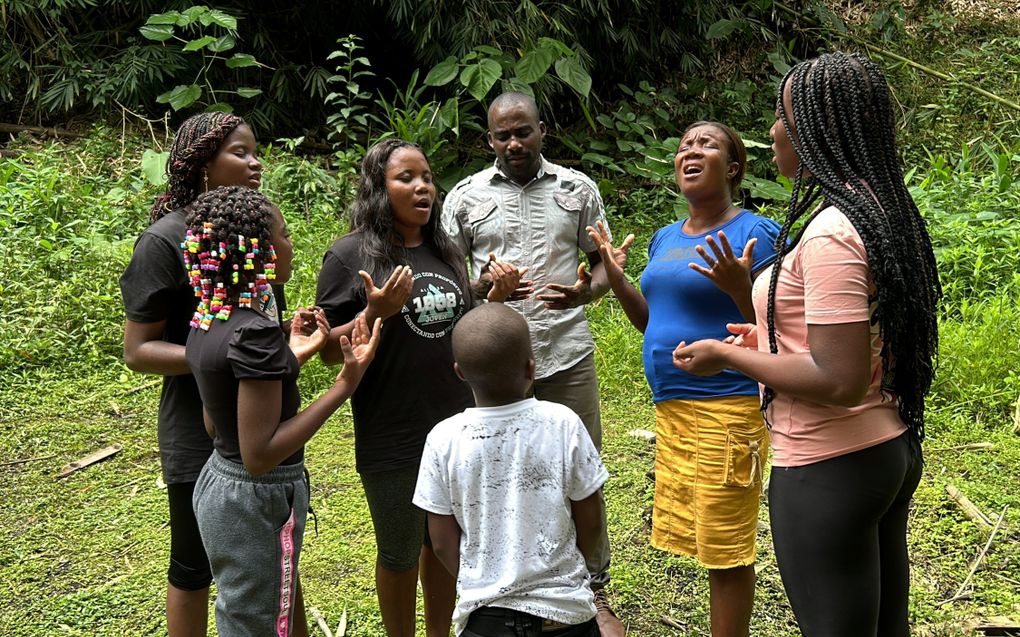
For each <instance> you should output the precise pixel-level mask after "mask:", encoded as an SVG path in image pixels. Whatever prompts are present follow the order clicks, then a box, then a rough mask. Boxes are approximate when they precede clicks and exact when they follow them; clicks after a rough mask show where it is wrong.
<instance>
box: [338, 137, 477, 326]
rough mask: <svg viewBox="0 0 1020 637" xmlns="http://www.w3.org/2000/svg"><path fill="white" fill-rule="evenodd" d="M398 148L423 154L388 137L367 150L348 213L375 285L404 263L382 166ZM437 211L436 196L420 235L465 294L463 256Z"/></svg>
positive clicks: (404, 253)
mask: <svg viewBox="0 0 1020 637" xmlns="http://www.w3.org/2000/svg"><path fill="white" fill-rule="evenodd" d="M401 148H414V149H416V150H418V151H420V152H421V153H422V154H423V155H424V154H425V151H423V150H422V149H421V147H420V146H418V145H417V144H412V143H411V142H406V141H404V140H401V139H396V138H392V137H391V138H389V139H385V140H383V141H381V142H379V143H378V144H376V145H375V146H372V148H370V149H368V152H367V153H365V158H364V159H363V160H362V162H361V174H360V177H359V179H358V193H357V197H356V199H355V201H354V206H353V207H352V208H351V213H350V217H351V232H358V233H360V235H361V254H362V257H363V258H364V259H365V261H366V263H367V264H368V267H366V268H365V270H366V271H368V272H369V273H370V274H371V275H372V280H373V281H374V282H375V283H376V285H379V286H381V285H382V284H383V283H384V282H385V281H386V279H387V277H389V275H390V273H391V272H393V269H394V268H395V267H397V265H400V264H404V265H406V264H407V263H408V257H407V249H406V248H405V247H404V239H403V237H402V236H401V234H400V233H399V232H398V231H397V229H396V227H395V226H394V224H393V212H392V210H391V209H390V198H389V194H388V192H387V190H386V167H387V166H388V165H389V162H390V157H392V156H393V153H395V152H396V151H397V150H399V149H401ZM427 159H428V158H427V157H426V160H427ZM437 195H438V193H437ZM440 212H441V207H440V204H439V197H438V196H437V197H435V198H434V199H433V201H432V210H431V214H430V215H429V221H428V223H427V224H426V225H425V226H424V227H423V228H422V235H423V236H422V238H423V239H424V242H425V244H426V245H429V246H431V247H432V249H433V250H435V251H436V253H437V254H438V256H439V258H440V260H442V261H443V262H444V263H446V264H447V265H448V266H450V268H452V269H453V271H454V272H456V273H457V282H458V283H459V284H460V286H461V289H462V290H463V291H464V294H465V296H468V295H470V293H471V287H470V286H469V285H468V274H467V265H466V262H465V260H464V255H463V254H461V252H460V249H459V248H458V247H457V246H456V244H454V243H453V241H451V240H450V238H449V236H447V234H446V233H445V232H444V231H443V229H442V227H441V226H440V224H439V218H440ZM469 307H470V303H469Z"/></svg>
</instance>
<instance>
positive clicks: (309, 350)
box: [290, 307, 329, 365]
mask: <svg viewBox="0 0 1020 637" xmlns="http://www.w3.org/2000/svg"><path fill="white" fill-rule="evenodd" d="M328 337H329V321H327V320H326V312H325V311H323V309H322V308H321V307H311V308H301V309H299V310H296V311H295V312H294V316H293V317H292V318H291V321H290V349H291V351H292V352H294V356H295V357H296V358H297V359H298V363H299V364H301V365H304V364H305V362H306V361H307V360H308V359H309V358H311V357H312V356H314V355H315V354H316V353H317V352H318V351H319V350H321V349H322V348H323V346H325V345H326V339H327V338H328Z"/></svg>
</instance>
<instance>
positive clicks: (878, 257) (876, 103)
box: [763, 53, 941, 440]
mask: <svg viewBox="0 0 1020 637" xmlns="http://www.w3.org/2000/svg"><path fill="white" fill-rule="evenodd" d="M786 86H789V90H790V96H791V98H792V100H791V101H792V103H793V117H794V121H795V123H796V130H797V136H798V138H799V141H794V140H793V138H792V135H791V141H794V144H793V145H794V148H795V150H796V151H797V155H798V157H799V163H800V165H799V166H798V172H800V171H801V169H802V168H806V169H807V170H809V171H810V173H811V178H810V179H811V181H812V182H813V183H815V184H817V186H818V190H819V191H820V192H821V194H822V196H823V199H824V202H825V204H827V205H829V206H834V207H836V208H838V209H839V210H840V211H841V212H842V213H843V214H844V215H845V216H846V217H847V219H848V220H849V221H850V222H851V223H852V224H853V226H854V228H855V229H856V230H857V232H858V234H859V235H860V237H861V241H862V242H863V243H864V247H865V250H866V251H867V255H868V267H869V270H870V274H871V279H872V282H873V283H874V286H875V295H874V296H873V298H872V301H873V302H877V309H876V312H875V313H874V314H873V316H872V323H873V324H874V323H877V324H878V329H879V333H880V335H881V336H882V339H883V346H882V353H881V356H882V368H883V390H891V391H892V392H893V393H894V394H895V395H896V397H897V398H898V400H899V413H900V417H901V418H902V419H903V421H904V423H905V424H906V425H907V426H908V427H909V429H910V431H911V432H912V434H913V435H914V436H915V437H916V438H917V439H918V440H921V439H923V438H924V398H925V396H926V395H927V393H928V391H929V389H930V388H931V381H932V376H933V373H934V363H935V360H936V358H937V353H938V329H937V327H938V326H937V316H936V307H937V304H938V299H939V298H940V296H941V288H940V286H939V282H938V275H937V270H936V264H935V258H934V253H933V250H932V247H931V241H930V238H929V236H928V232H927V229H926V228H925V225H924V221H923V219H922V218H921V216H920V213H919V211H918V209H917V206H916V204H915V203H914V201H913V199H912V198H911V197H910V194H909V192H908V191H907V189H906V186H905V185H904V183H903V171H902V165H901V163H900V158H899V155H898V153H897V152H896V147H895V122H894V118H893V113H892V107H891V104H892V101H891V96H890V93H889V89H888V85H887V84H886V81H885V78H884V77H883V75H882V73H881V70H880V69H879V68H878V66H877V65H876V64H874V63H873V62H871V61H870V60H868V59H867V58H865V57H863V56H860V55H857V54H851V55H847V54H844V53H834V54H827V55H823V56H821V57H819V58H817V59H815V60H811V61H808V62H803V63H801V64H799V65H797V66H796V67H794V69H792V70H791V71H790V72H789V73H787V76H786V77H785V78H784V79H783V82H782V84H781V85H780V87H781V90H780V100H779V104H780V106H779V110H780V112H781V115H782V119H783V125H784V127H785V128H786V130H787V134H788V135H790V119H789V114H788V113H786V112H785V108H783V104H782V97H781V96H782V94H783V92H782V91H783V89H785V87H786ZM798 182H799V180H798ZM799 197H800V192H799V188H796V187H795V189H794V196H793V198H792V199H791V204H790V213H789V214H788V218H787V223H786V224H784V230H787V231H788V227H791V226H792V223H793V221H795V220H796V219H797V218H799V217H800V216H801V215H802V214H803V212H804V209H805V208H804V206H803V205H802V202H800V201H798V198H799ZM805 199H806V197H805ZM808 224H810V220H809V221H808ZM904 232H905V236H904ZM793 243H794V244H795V243H796V242H793ZM790 247H792V246H790ZM782 248H785V250H781V252H780V254H781V255H784V254H785V253H786V252H788V251H789V247H787V246H782ZM781 260H782V256H780V260H779V264H780V265H779V266H777V267H776V268H774V271H773V276H772V278H771V280H770V285H769V300H768V329H769V345H770V349H771V351H772V352H773V353H775V352H776V351H777V349H776V344H775V319H774V313H775V310H774V308H775V294H776V291H775V288H776V283H777V281H778V269H779V268H780V267H781V262H782V261H781ZM773 396H774V392H772V391H771V390H769V389H766V394H765V400H764V401H763V408H767V406H768V403H769V402H771V399H772V397H773Z"/></svg>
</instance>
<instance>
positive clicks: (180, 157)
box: [149, 112, 245, 223]
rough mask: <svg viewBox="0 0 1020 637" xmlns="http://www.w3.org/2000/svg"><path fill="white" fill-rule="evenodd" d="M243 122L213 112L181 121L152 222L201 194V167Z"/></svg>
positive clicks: (224, 114) (227, 115)
mask: <svg viewBox="0 0 1020 637" xmlns="http://www.w3.org/2000/svg"><path fill="white" fill-rule="evenodd" d="M244 123H245V122H244V120H243V119H242V118H241V117H239V116H237V115H233V114H231V113H220V112H213V113H199V114H197V115H192V116H191V117H189V118H188V119H186V120H185V121H184V123H183V124H181V127H180V128H179V129H178V130H177V134H176V135H174V142H173V145H172V146H171V147H170V155H169V157H167V160H166V177H167V187H166V192H164V193H163V194H162V195H160V196H159V197H158V198H157V199H156V202H155V204H153V206H152V210H151V211H150V212H149V222H150V223H154V222H156V221H157V220H159V218H160V217H162V216H163V215H165V214H166V213H168V212H171V211H173V210H177V209H178V208H183V207H184V206H186V205H188V204H189V203H191V202H192V201H194V200H195V198H196V197H198V195H199V193H200V192H201V188H200V184H199V181H200V180H199V177H200V174H201V170H202V167H203V166H205V165H206V164H207V163H208V162H209V160H210V159H212V158H213V157H215V156H216V151H217V150H218V149H219V147H220V144H222V143H223V140H224V139H226V137H227V135H229V134H230V133H231V132H232V131H233V130H234V129H235V128H237V127H238V126H240V125H242V124H244Z"/></svg>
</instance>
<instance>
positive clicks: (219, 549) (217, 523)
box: [181, 186, 380, 637]
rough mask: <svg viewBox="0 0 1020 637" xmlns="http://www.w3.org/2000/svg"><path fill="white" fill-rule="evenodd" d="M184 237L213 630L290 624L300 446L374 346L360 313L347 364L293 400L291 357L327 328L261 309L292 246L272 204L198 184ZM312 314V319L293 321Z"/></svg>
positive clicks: (322, 322)
mask: <svg viewBox="0 0 1020 637" xmlns="http://www.w3.org/2000/svg"><path fill="white" fill-rule="evenodd" d="M187 224H188V229H187V235H186V238H185V241H184V243H182V244H181V246H182V248H183V253H184V260H185V263H186V264H187V266H188V268H189V270H190V278H191V283H192V285H193V287H194V290H195V293H196V294H197V295H199V296H200V301H199V305H198V308H197V309H196V311H195V314H194V317H193V318H192V320H191V333H190V335H189V336H188V342H187V362H188V366H189V367H190V368H191V371H192V374H194V377H195V382H196V384H197V385H198V390H199V394H200V395H201V397H202V404H203V407H204V414H205V420H206V424H207V427H208V428H209V429H210V430H211V431H212V432H213V433H214V440H213V445H214V447H215V451H214V452H213V454H212V456H211V457H210V458H209V461H208V462H207V463H206V464H205V467H204V468H203V469H202V473H201V474H200V475H199V478H198V482H197V484H196V485H195V494H194V498H193V504H194V507H195V516H196V518H197V519H198V525H199V528H200V529H201V532H202V540H203V543H204V545H205V549H206V552H207V553H208V555H209V563H210V565H211V567H212V572H213V577H214V578H215V580H216V585H217V595H216V628H217V632H218V634H219V635H220V637H233V636H235V635H236V636H238V637H241V636H248V635H277V636H278V637H289V636H290V635H291V634H292V630H293V623H294V618H295V616H296V615H303V609H302V608H301V606H299V605H298V604H297V602H296V600H295V594H296V590H297V582H298V578H299V559H300V555H301V545H302V538H303V536H304V526H305V518H306V516H307V512H308V483H307V481H306V477H305V475H306V474H305V472H304V446H305V443H307V442H308V440H309V439H310V438H311V437H312V435H314V434H315V432H316V431H318V430H319V428H320V427H321V426H322V425H323V423H325V422H326V419H327V418H329V417H330V416H331V415H332V414H333V412H335V411H336V410H337V408H339V407H340V405H341V404H342V403H343V402H344V401H345V400H347V398H348V397H349V396H350V395H351V394H352V393H353V392H354V389H355V388H356V387H357V385H358V382H359V381H360V380H361V376H362V375H363V374H364V372H365V368H366V367H367V366H368V364H369V362H371V360H372V356H373V355H374V354H375V348H376V345H377V344H378V340H379V329H380V328H379V324H380V321H378V320H376V321H375V326H374V329H373V332H372V334H371V335H370V334H369V331H368V325H367V323H366V322H365V318H364V317H363V316H362V317H360V318H359V320H357V321H356V322H355V324H354V326H353V330H352V335H351V337H350V338H349V339H348V337H347V336H341V337H340V338H339V339H337V343H336V346H337V348H338V349H340V350H341V352H342V356H343V362H344V366H343V369H342V370H341V372H340V374H339V375H338V376H337V378H336V382H335V383H334V384H333V386H332V387H331V388H330V389H328V390H327V391H326V392H325V393H324V394H323V395H322V396H320V397H319V398H318V399H316V400H315V401H314V402H312V403H311V404H310V405H308V406H307V407H306V408H305V409H304V410H301V411H298V410H299V408H300V406H301V396H300V393H299V391H298V387H297V377H298V372H299V370H300V366H301V365H302V364H303V363H304V362H305V361H307V360H308V359H309V358H310V357H311V356H313V355H315V353H316V352H318V351H319V350H320V349H321V348H322V346H323V345H324V344H325V342H326V339H327V337H328V334H329V325H328V324H327V323H326V319H325V316H324V315H323V313H322V310H320V309H315V310H312V311H305V312H299V313H297V314H295V317H294V320H293V327H292V330H291V334H290V341H289V345H288V341H287V340H286V339H285V338H284V334H283V331H282V330H281V329H280V324H279V323H278V322H277V321H276V319H275V318H274V317H271V316H269V315H267V314H266V313H265V312H264V310H263V307H264V304H263V303H260V300H262V301H263V302H264V301H265V300H266V299H267V298H268V297H269V295H270V294H271V292H270V290H269V284H268V281H267V280H272V279H274V278H275V279H276V280H277V281H279V282H281V283H283V282H285V281H286V280H287V279H288V278H289V277H290V273H291V256H292V253H293V246H292V245H291V242H290V237H289V235H288V234H287V229H286V225H285V223H284V220H283V216H282V215H281V214H280V210H279V209H278V208H276V207H275V206H273V205H272V204H270V203H269V201H268V200H266V198H265V197H264V196H263V195H261V194H259V193H258V192H256V191H254V190H251V189H248V188H244V187H238V186H232V187H224V188H217V189H216V190H212V191H210V192H207V193H204V194H202V195H201V196H199V198H198V199H197V200H196V201H195V203H194V204H192V205H191V206H190V208H189V212H188V218H187ZM309 314H312V315H313V316H314V319H311V320H312V321H313V322H314V323H315V325H316V329H314V330H312V331H311V332H310V334H305V333H304V332H303V330H302V323H303V321H304V320H306V319H305V317H307V316H308V315H309Z"/></svg>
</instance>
